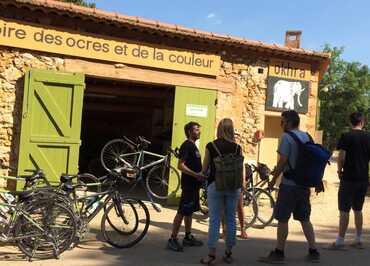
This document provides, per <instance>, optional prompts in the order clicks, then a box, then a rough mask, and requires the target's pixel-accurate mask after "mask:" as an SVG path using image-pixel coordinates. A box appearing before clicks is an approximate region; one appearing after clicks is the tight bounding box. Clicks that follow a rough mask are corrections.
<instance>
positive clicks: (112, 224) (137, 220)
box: [107, 201, 139, 235]
mask: <svg viewBox="0 0 370 266" xmlns="http://www.w3.org/2000/svg"><path fill="white" fill-rule="evenodd" d="M126 202H127V204H128V205H129V206H130V209H132V211H133V212H134V215H135V221H136V222H135V224H134V226H133V228H132V229H131V230H124V231H123V230H120V229H119V228H118V227H117V226H115V225H114V223H113V222H112V220H111V219H110V218H109V216H108V215H107V221H108V223H109V225H110V226H111V227H112V228H113V229H114V230H115V231H116V232H118V233H119V234H122V235H131V234H133V233H135V231H136V230H137V228H138V226H139V217H138V213H137V211H136V209H135V206H134V205H133V204H132V203H131V202H129V201H126ZM113 204H114V206H115V212H116V215H117V216H121V210H123V209H122V208H121V210H120V209H119V206H117V203H113ZM121 217H122V216H121ZM122 220H124V221H123V222H125V223H127V222H126V221H125V220H126V219H125V217H122Z"/></svg>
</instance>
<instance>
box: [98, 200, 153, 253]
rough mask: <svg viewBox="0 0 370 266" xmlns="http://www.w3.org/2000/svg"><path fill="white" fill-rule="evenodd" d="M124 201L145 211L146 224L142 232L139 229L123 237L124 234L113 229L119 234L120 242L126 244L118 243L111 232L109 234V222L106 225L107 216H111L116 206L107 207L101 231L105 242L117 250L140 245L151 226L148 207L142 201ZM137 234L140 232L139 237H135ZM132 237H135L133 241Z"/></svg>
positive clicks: (144, 223)
mask: <svg viewBox="0 0 370 266" xmlns="http://www.w3.org/2000/svg"><path fill="white" fill-rule="evenodd" d="M122 201H128V202H130V203H132V205H133V206H134V207H135V208H141V209H142V210H143V212H144V217H143V219H144V222H143V228H142V231H141V232H138V228H137V229H136V231H135V232H134V233H132V234H130V235H123V234H120V233H119V232H117V231H115V230H114V228H113V230H114V231H115V232H116V233H118V237H119V238H120V240H124V243H118V241H115V240H114V239H113V237H112V236H111V235H110V232H108V231H109V228H107V224H109V222H108V223H106V221H107V216H108V215H109V213H110V212H111V211H112V210H114V204H111V205H110V206H109V207H107V209H106V210H105V212H104V215H103V217H102V220H101V231H102V234H103V237H104V239H105V241H107V242H108V243H109V244H110V245H112V246H113V247H116V248H130V247H133V246H134V245H136V244H137V243H139V242H140V241H141V240H142V239H143V238H144V236H145V235H146V233H147V232H148V229H149V224H150V214H149V210H148V208H147V207H146V205H145V204H144V203H143V202H142V201H141V200H136V199H122ZM136 205H138V206H136ZM140 221H142V218H141V217H139V222H140ZM135 223H136V222H135ZM140 229H141V228H140ZM136 232H138V235H135V233H136ZM131 236H133V238H132V239H130V237H131Z"/></svg>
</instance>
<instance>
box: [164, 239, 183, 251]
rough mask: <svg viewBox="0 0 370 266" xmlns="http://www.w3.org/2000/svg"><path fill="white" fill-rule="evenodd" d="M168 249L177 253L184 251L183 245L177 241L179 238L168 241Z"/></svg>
mask: <svg viewBox="0 0 370 266" xmlns="http://www.w3.org/2000/svg"><path fill="white" fill-rule="evenodd" d="M167 249H169V250H172V251H176V252H182V251H184V249H183V247H182V246H181V244H180V243H179V241H177V238H172V237H171V238H170V239H168V242H167Z"/></svg>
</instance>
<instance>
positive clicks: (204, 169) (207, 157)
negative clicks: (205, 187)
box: [202, 148, 211, 175]
mask: <svg viewBox="0 0 370 266" xmlns="http://www.w3.org/2000/svg"><path fill="white" fill-rule="evenodd" d="M210 162H211V156H210V154H209V150H208V149H207V148H206V152H205V154H204V159H203V166H202V174H203V175H206V173H207V171H208V169H209V167H210Z"/></svg>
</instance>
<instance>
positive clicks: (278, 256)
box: [258, 249, 285, 264]
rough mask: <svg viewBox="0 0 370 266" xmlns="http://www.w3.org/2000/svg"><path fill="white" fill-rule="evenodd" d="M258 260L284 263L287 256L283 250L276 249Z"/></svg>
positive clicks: (269, 262)
mask: <svg viewBox="0 0 370 266" xmlns="http://www.w3.org/2000/svg"><path fill="white" fill-rule="evenodd" d="M258 261H259V262H264V263H268V264H284V263H285V256H284V253H283V252H278V251H276V249H275V250H273V251H271V252H270V254H269V255H268V256H267V257H261V258H259V259H258Z"/></svg>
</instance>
